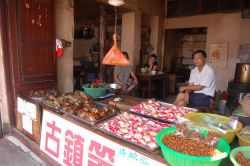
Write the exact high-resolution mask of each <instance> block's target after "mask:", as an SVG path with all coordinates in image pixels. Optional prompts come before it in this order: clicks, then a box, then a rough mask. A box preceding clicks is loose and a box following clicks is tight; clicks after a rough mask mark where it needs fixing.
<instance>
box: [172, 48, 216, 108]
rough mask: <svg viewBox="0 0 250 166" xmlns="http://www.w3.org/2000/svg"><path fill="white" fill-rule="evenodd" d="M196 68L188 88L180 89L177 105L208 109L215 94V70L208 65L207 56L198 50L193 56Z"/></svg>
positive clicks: (191, 74)
mask: <svg viewBox="0 0 250 166" xmlns="http://www.w3.org/2000/svg"><path fill="white" fill-rule="evenodd" d="M192 58H193V62H194V64H195V65H196V67H195V68H194V69H193V70H192V71H191V73H190V78H189V84H188V86H183V87H180V93H179V94H178V95H177V97H176V100H175V102H174V104H175V105H182V106H186V105H188V106H190V107H193V106H197V107H208V106H210V104H211V98H212V97H213V96H214V92H215V88H216V86H215V76H214V71H213V69H212V68H211V67H210V66H209V65H207V64H206V59H207V54H206V52H205V51H202V50H197V51H195V52H194V53H193V55H192Z"/></svg>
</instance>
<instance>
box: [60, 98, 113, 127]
mask: <svg viewBox="0 0 250 166" xmlns="http://www.w3.org/2000/svg"><path fill="white" fill-rule="evenodd" d="M93 103H94V104H93V105H92V107H93V108H90V109H88V110H84V109H85V108H83V109H79V110H78V112H69V111H67V110H65V109H60V111H61V112H63V113H64V114H66V115H67V116H69V117H71V118H73V119H75V120H77V121H79V122H82V123H85V124H88V125H95V124H97V123H100V122H102V121H105V120H106V119H108V118H110V117H112V116H114V115H116V114H117V110H116V109H114V108H113V107H110V106H108V105H106V104H102V103H97V102H93ZM91 109H92V110H91ZM91 111H93V112H91Z"/></svg>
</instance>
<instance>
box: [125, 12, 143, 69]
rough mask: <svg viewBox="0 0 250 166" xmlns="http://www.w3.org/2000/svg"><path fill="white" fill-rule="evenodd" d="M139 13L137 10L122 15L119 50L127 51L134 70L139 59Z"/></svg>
mask: <svg viewBox="0 0 250 166" xmlns="http://www.w3.org/2000/svg"><path fill="white" fill-rule="evenodd" d="M141 15H142V14H141V11H139V10H137V11H135V12H130V13H125V14H123V15H122V36H121V50H122V51H126V52H128V54H129V62H130V64H131V65H132V66H133V68H134V70H135V67H136V65H138V64H139V60H140V46H141V18H142V16H141Z"/></svg>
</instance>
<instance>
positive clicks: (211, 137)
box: [204, 132, 220, 147]
mask: <svg viewBox="0 0 250 166" xmlns="http://www.w3.org/2000/svg"><path fill="white" fill-rule="evenodd" d="M219 139H220V136H219V135H218V134H215V133H213V132H209V133H208V134H207V135H206V137H205V139H204V143H205V144H207V145H209V146H213V147H216V146H217V144H218V141H219Z"/></svg>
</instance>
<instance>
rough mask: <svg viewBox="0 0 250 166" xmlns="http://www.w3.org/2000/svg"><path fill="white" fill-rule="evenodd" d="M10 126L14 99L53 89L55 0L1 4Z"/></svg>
mask: <svg viewBox="0 0 250 166" xmlns="http://www.w3.org/2000/svg"><path fill="white" fill-rule="evenodd" d="M0 2H1V3H0V4H1V6H0V9H1V16H2V17H1V18H2V19H3V22H4V24H2V25H1V27H0V28H2V30H3V34H4V35H3V37H4V42H3V45H4V48H5V49H4V64H5V71H6V78H7V80H6V82H7V87H8V89H7V90H8V92H7V93H8V105H9V109H10V112H9V115H10V120H11V125H12V126H13V125H15V115H16V111H15V110H16V96H17V95H19V94H22V93H24V92H27V91H29V90H31V89H49V88H52V87H55V86H56V57H55V37H54V29H55V28H54V13H55V12H54V11H55V9H54V6H55V5H54V3H55V1H54V0H4V1H3V0H0Z"/></svg>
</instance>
